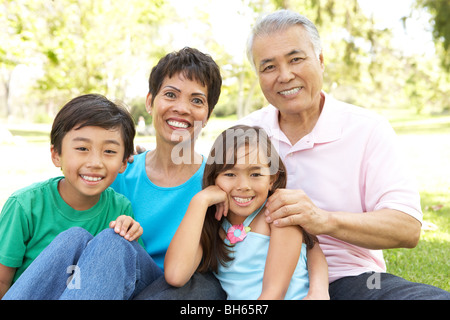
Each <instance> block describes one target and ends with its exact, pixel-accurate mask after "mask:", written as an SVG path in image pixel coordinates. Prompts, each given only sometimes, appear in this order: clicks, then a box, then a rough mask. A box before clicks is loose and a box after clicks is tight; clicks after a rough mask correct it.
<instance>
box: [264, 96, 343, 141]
mask: <svg viewBox="0 0 450 320" xmlns="http://www.w3.org/2000/svg"><path fill="white" fill-rule="evenodd" d="M322 94H323V95H324V96H325V103H324V105H323V108H322V112H321V113H320V116H319V119H318V120H317V123H316V125H315V126H314V128H313V130H312V131H311V132H310V133H309V134H307V135H306V136H304V137H303V138H302V139H300V141H298V142H297V143H296V145H297V144H301V143H304V140H307V143H308V144H311V147H312V145H313V144H314V143H327V142H332V141H335V140H338V139H339V138H340V137H341V135H342V125H343V123H342V119H341V117H342V115H341V114H340V112H339V110H337V109H338V108H337V107H336V102H337V101H336V100H335V99H334V98H332V97H331V96H329V95H327V94H326V93H325V92H323V91H322ZM268 113H269V114H268V116H267V119H268V122H269V123H267V127H268V128H269V130H267V131H268V132H267V134H268V135H269V137H270V138H276V139H278V140H279V141H280V142H285V143H287V144H290V141H289V139H288V138H287V137H286V135H285V134H284V132H283V131H281V129H280V124H279V122H278V116H279V110H278V109H277V108H275V107H274V106H272V105H269V110H268Z"/></svg>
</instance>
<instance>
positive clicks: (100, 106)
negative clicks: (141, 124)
mask: <svg viewBox="0 0 450 320" xmlns="http://www.w3.org/2000/svg"><path fill="white" fill-rule="evenodd" d="M87 126H94V127H101V128H104V129H119V130H120V132H121V135H122V139H123V143H124V145H125V153H124V159H123V160H125V159H126V158H128V157H129V156H130V155H132V154H133V152H134V144H133V140H134V136H135V134H136V129H135V125H134V121H133V118H132V116H131V115H130V113H129V112H128V111H127V109H126V108H125V107H124V106H121V105H119V104H116V103H114V102H112V101H110V100H108V99H107V98H106V97H104V96H102V95H100V94H86V95H82V96H79V97H76V98H74V99H72V100H70V101H69V102H68V103H66V104H65V105H64V107H62V109H61V110H60V111H59V112H58V114H57V115H56V117H55V120H54V121H53V126H52V131H51V133H50V141H51V144H52V145H53V147H54V148H55V150H56V151H57V152H58V153H59V154H61V150H62V140H63V138H64V136H65V135H66V134H67V132H69V131H70V130H72V129H74V130H78V129H81V128H83V127H87Z"/></svg>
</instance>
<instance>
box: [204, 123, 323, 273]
mask: <svg viewBox="0 0 450 320" xmlns="http://www.w3.org/2000/svg"><path fill="white" fill-rule="evenodd" d="M242 146H257V147H258V148H259V149H258V150H259V152H260V154H261V153H262V154H265V156H266V157H267V160H268V166H269V168H270V171H271V172H270V174H271V176H272V177H274V179H275V181H274V182H273V185H272V189H271V190H269V193H268V195H267V196H268V197H269V196H270V195H271V194H272V193H273V192H274V191H275V190H276V189H278V188H285V187H286V182H287V173H286V168H285V166H284V164H283V161H282V160H281V158H280V156H279V155H278V153H277V151H276V149H275V147H274V146H273V144H272V142H271V141H270V138H269V137H268V135H267V133H266V132H265V131H264V129H262V128H260V127H250V126H244V125H238V126H234V127H231V128H229V129H227V130H225V131H223V132H222V133H221V134H220V135H219V136H218V137H217V139H216V141H215V142H214V144H213V146H212V148H211V151H210V153H209V156H208V160H207V162H206V166H205V172H204V174H203V188H206V187H208V186H210V185H214V184H215V181H216V178H217V176H218V175H219V174H220V173H221V172H224V171H226V170H229V169H231V168H233V167H234V165H235V164H236V163H237V161H238V155H239V152H238V150H239V149H240V148H241V147H242ZM215 211H216V209H215V206H211V207H209V208H208V211H207V213H206V216H205V222H204V225H203V229H202V235H201V238H200V244H201V246H202V248H203V259H202V262H201V263H200V266H199V268H198V271H199V272H206V271H208V270H212V271H214V272H217V269H218V266H219V263H221V264H222V265H225V264H226V263H227V262H229V261H231V260H232V258H231V257H230V255H229V254H230V249H229V247H228V246H227V245H226V244H225V243H224V241H223V239H222V238H221V236H220V233H219V231H220V228H221V225H222V220H223V217H222V220H221V221H217V220H216V219H215V217H214V214H215ZM303 237H304V241H305V242H306V244H307V245H308V247H310V248H311V247H312V246H314V242H315V241H317V239H316V238H315V237H312V236H310V235H309V234H307V233H306V232H305V231H303Z"/></svg>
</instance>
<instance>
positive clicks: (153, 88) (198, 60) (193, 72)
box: [148, 47, 222, 118]
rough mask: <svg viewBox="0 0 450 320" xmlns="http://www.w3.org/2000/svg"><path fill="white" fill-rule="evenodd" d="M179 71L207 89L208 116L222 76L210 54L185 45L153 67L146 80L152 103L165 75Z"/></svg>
mask: <svg viewBox="0 0 450 320" xmlns="http://www.w3.org/2000/svg"><path fill="white" fill-rule="evenodd" d="M177 73H181V74H183V76H185V77H186V78H187V79H189V80H191V81H193V80H195V81H198V82H199V83H201V84H202V85H203V86H205V87H206V88H207V89H208V98H207V99H208V118H209V116H210V115H211V112H212V111H213V109H214V107H215V106H216V104H217V101H219V96H220V89H221V87H222V76H221V75H220V69H219V66H218V65H217V64H216V63H215V62H214V60H213V59H212V58H211V56H209V55H207V54H204V53H202V52H200V51H199V50H197V49H194V48H189V47H185V48H183V49H181V50H180V51H175V52H172V53H169V54H167V55H166V56H165V57H163V58H161V60H159V62H158V64H157V65H156V66H154V67H153V69H152V72H151V73H150V78H149V80H148V85H149V92H150V93H151V94H152V104H153V101H154V100H155V97H156V95H157V94H158V92H159V90H160V89H161V85H162V83H163V81H164V79H165V78H166V77H169V78H171V77H172V76H173V75H175V74H177Z"/></svg>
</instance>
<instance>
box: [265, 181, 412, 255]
mask: <svg viewBox="0 0 450 320" xmlns="http://www.w3.org/2000/svg"><path fill="white" fill-rule="evenodd" d="M266 208H267V211H266V215H267V222H272V223H273V224H274V225H275V226H278V227H284V226H288V225H300V226H301V227H302V228H304V229H305V230H306V231H307V232H309V233H311V234H314V235H329V236H332V237H334V238H337V239H339V240H343V241H345V242H348V243H351V244H354V245H357V246H360V247H364V248H368V249H388V248H400V247H404V248H414V247H415V246H416V245H417V243H418V241H419V238H420V230H421V223H420V222H419V221H418V220H416V219H415V218H414V217H412V216H410V215H408V214H405V213H403V212H401V211H397V210H393V209H381V210H376V211H372V212H364V213H351V212H329V211H325V210H322V209H319V208H318V207H317V206H316V205H315V204H314V203H313V202H312V201H311V199H309V197H308V196H307V195H306V194H305V193H304V192H303V191H302V190H288V189H278V190H277V191H276V192H275V193H274V194H273V195H272V196H271V197H270V198H269V199H268V201H267V203H266Z"/></svg>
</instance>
